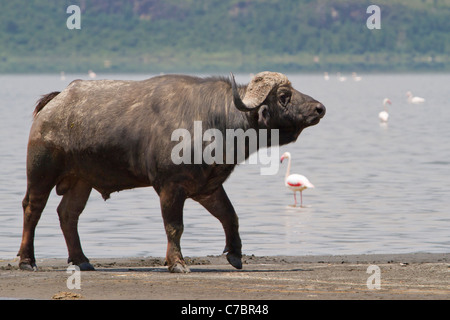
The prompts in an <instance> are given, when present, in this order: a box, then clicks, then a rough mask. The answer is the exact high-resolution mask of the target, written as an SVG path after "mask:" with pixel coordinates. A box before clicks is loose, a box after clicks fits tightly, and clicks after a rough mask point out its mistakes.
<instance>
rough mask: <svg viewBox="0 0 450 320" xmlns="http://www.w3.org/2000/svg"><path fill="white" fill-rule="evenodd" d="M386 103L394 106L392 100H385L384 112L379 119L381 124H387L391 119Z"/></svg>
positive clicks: (379, 115)
mask: <svg viewBox="0 0 450 320" xmlns="http://www.w3.org/2000/svg"><path fill="white" fill-rule="evenodd" d="M386 103H389V104H392V103H391V100H389V99H388V98H386V99H384V100H383V107H384V110H383V111H381V112H380V113H379V114H378V118H380V121H381V122H387V121H388V119H389V113H388V112H387V106H386Z"/></svg>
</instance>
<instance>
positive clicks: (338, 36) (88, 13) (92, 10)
mask: <svg viewBox="0 0 450 320" xmlns="http://www.w3.org/2000/svg"><path fill="white" fill-rule="evenodd" d="M0 3H1V10H0V72H1V73H8V72H60V71H62V70H64V71H66V72H86V71H87V70H88V69H93V70H95V71H97V72H222V71H230V70H233V71H235V72H239V71H242V72H244V71H245V72H254V71H260V70H262V69H272V70H279V71H284V72H288V71H291V72H295V71H323V70H327V71H337V70H340V71H346V70H348V71H449V70H450V58H449V56H450V55H449V53H450V0H395V1H388V0H380V1H377V3H376V4H377V5H378V6H380V8H381V30H376V29H374V30H369V29H368V28H367V27H366V20H367V18H368V17H369V16H370V14H367V13H366V9H367V7H368V6H369V5H371V4H373V1H361V0H345V1H344V0H337V1H329V0H322V1H320V0H318V1H312V0H302V1H300V0H229V1H224V0H128V1H123V0H14V1H6V0H0ZM72 4H73V5H78V6H79V7H80V8H81V29H80V30H76V29H74V30H69V29H68V28H67V27H66V20H67V18H68V17H69V16H70V14H68V13H66V9H67V7H68V6H69V5H72Z"/></svg>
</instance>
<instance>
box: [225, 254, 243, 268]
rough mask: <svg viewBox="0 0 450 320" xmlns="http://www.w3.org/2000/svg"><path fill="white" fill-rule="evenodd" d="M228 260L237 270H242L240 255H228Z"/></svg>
mask: <svg viewBox="0 0 450 320" xmlns="http://www.w3.org/2000/svg"><path fill="white" fill-rule="evenodd" d="M227 260H228V262H229V263H230V264H231V265H232V266H233V267H235V268H236V269H242V260H241V255H240V254H236V253H228V254H227Z"/></svg>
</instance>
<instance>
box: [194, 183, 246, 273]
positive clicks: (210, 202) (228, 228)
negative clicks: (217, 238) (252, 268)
mask: <svg viewBox="0 0 450 320" xmlns="http://www.w3.org/2000/svg"><path fill="white" fill-rule="evenodd" d="M196 200H197V201H198V202H199V203H200V204H201V205H202V206H203V207H204V208H205V209H206V210H208V211H209V212H210V213H211V214H212V215H213V216H214V217H216V218H217V219H219V221H220V222H221V223H222V226H223V229H224V231H225V250H224V253H227V260H228V262H229V263H230V264H231V265H232V266H233V267H235V268H236V269H242V251H241V248H242V243H241V238H240V236H239V219H238V216H237V215H236V212H235V211H234V208H233V205H232V204H231V201H230V199H228V196H227V194H226V192H225V190H224V189H223V186H220V187H219V188H218V189H217V190H216V191H215V192H214V193H213V194H211V195H208V196H205V197H201V198H199V199H196Z"/></svg>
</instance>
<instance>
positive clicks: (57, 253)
mask: <svg viewBox="0 0 450 320" xmlns="http://www.w3.org/2000/svg"><path fill="white" fill-rule="evenodd" d="M149 76H150V75H149ZM149 76H147V75H108V76H107V77H105V78H110V79H144V78H147V77H149ZM362 76H363V79H362V81H360V82H354V81H353V80H352V79H351V77H349V78H348V80H347V81H346V82H338V81H337V80H336V78H335V77H331V79H330V80H329V81H325V80H324V79H323V77H322V76H321V75H289V78H290V80H291V81H292V83H293V85H294V87H295V88H297V89H298V90H300V91H301V92H303V93H306V94H308V95H311V96H313V97H314V98H316V99H317V100H320V101H321V102H323V103H324V104H325V106H326V107H327V115H326V116H325V118H324V119H323V120H322V121H321V123H320V124H319V125H317V126H314V127H310V128H307V129H306V130H305V131H304V132H303V133H302V135H301V136H300V138H299V140H298V141H297V142H295V143H292V144H290V145H287V146H283V147H281V148H280V155H281V153H282V152H284V151H289V152H291V154H292V168H291V172H292V173H299V174H303V175H306V176H307V177H308V178H309V179H310V180H311V182H312V183H313V184H314V185H315V186H316V188H315V189H310V190H306V191H304V193H303V201H304V205H305V206H306V207H304V208H293V207H292V206H290V205H292V204H293V201H294V199H293V196H292V193H291V192H290V191H288V190H287V189H286V188H285V187H284V183H283V179H284V174H285V169H286V164H285V163H283V164H281V165H280V170H279V171H278V174H276V175H271V176H262V175H260V174H259V172H260V166H259V165H250V164H244V165H241V166H239V167H237V169H236V170H235V172H234V173H233V174H232V175H231V177H230V178H229V180H227V182H226V183H225V189H226V190H227V192H228V195H229V197H230V199H231V200H232V202H233V204H234V206H235V209H236V211H237V212H238V215H239V218H240V232H241V237H242V241H243V253H245V254H255V255H319V254H364V253H409V252H419V251H426V252H449V251H450V250H449V249H450V232H449V230H450V216H449V211H450V209H449V208H450V197H449V196H450V144H449V142H450V127H449V123H450V91H449V90H448V84H449V83H450V75H432V74H420V75H410V74H408V75H395V74H377V75H362ZM76 78H85V79H86V78H87V76H85V75H68V76H67V79H66V80H61V79H60V78H59V76H57V75H30V76H27V75H1V76H0V137H1V139H0V203H1V206H0V258H2V259H9V258H13V257H14V256H15V255H16V253H17V251H18V249H19V245H20V240H21V233H22V208H21V201H22V198H23V196H24V194H25V189H26V176H25V158H26V144H27V139H28V133H29V129H30V126H31V121H32V117H31V114H32V111H33V108H34V105H35V101H36V100H37V99H38V98H39V96H40V95H42V94H44V93H48V92H51V91H54V90H62V89H63V88H64V87H65V86H67V84H68V83H69V82H70V81H71V80H73V79H76ZM248 80H249V76H248V75H240V76H237V81H238V82H241V83H245V82H248ZM408 90H411V91H412V92H413V93H414V94H415V95H418V96H422V97H424V98H426V102H425V103H424V104H422V105H409V104H408V103H407V101H406V95H405V93H406V91H408ZM385 97H388V98H390V99H391V101H392V103H393V104H392V106H390V108H389V113H390V119H389V124H388V125H380V123H379V121H378V112H380V111H381V110H382V101H383V99H384V98H385ZM59 200H60V198H59V197H58V196H57V195H56V194H55V193H54V192H53V193H52V196H51V198H50V199H49V202H48V204H47V207H46V209H45V210H44V213H43V215H42V218H41V220H40V222H39V225H38V227H37V229H36V241H35V248H36V256H37V258H38V259H39V258H47V257H59V258H63V257H67V250H66V247H65V242H64V238H63V236H62V232H61V230H60V228H59V222H58V217H57V214H56V207H57V205H58V203H59ZM184 216H185V231H184V234H183V238H182V248H183V253H184V255H185V256H189V255H190V256H195V255H208V254H220V253H221V252H222V249H223V247H224V234H223V230H222V227H221V225H220V223H219V221H217V220H216V219H215V218H214V217H213V216H211V215H210V214H209V213H208V212H206V211H205V210H204V209H203V208H202V207H201V206H200V205H198V204H197V203H195V202H194V201H192V200H188V201H187V202H186V205H185V214H184ZM79 231H80V236H81V240H82V244H83V248H84V251H85V253H86V255H87V256H88V257H122V256H165V249H166V237H165V233H164V228H163V223H162V218H161V214H160V208H159V198H158V196H157V195H156V192H155V191H154V190H153V189H152V188H143V189H135V190H129V191H122V192H119V193H114V194H112V195H111V199H109V200H108V201H106V202H105V201H103V199H102V198H101V196H100V195H99V194H98V193H97V192H95V191H93V192H92V194H91V198H90V200H89V202H88V205H87V207H86V209H85V211H84V213H83V214H82V215H81V218H80V223H79Z"/></svg>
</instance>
